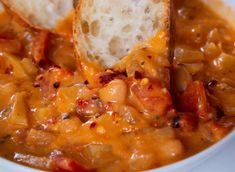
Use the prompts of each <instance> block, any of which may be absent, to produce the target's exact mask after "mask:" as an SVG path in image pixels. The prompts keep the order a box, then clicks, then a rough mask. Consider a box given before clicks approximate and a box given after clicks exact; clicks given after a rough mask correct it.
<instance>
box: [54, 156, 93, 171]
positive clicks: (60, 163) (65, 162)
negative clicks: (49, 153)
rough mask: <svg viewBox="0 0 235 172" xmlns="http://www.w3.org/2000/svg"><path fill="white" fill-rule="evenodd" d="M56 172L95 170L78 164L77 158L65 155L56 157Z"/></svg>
mask: <svg viewBox="0 0 235 172" xmlns="http://www.w3.org/2000/svg"><path fill="white" fill-rule="evenodd" d="M54 164H55V170H54V171H55V172H91V171H94V170H88V169H86V168H84V167H83V166H81V165H80V164H78V163H77V162H76V161H75V160H73V159H70V158H67V157H64V156H57V157H54Z"/></svg>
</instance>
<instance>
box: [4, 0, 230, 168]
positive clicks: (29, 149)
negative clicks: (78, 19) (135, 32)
mask: <svg viewBox="0 0 235 172" xmlns="http://www.w3.org/2000/svg"><path fill="white" fill-rule="evenodd" d="M174 5H175V21H174V22H175V35H174V38H175V47H174V58H173V69H172V75H171V78H172V79H171V80H172V81H171V86H169V82H170V81H169V74H168V71H169V68H170V65H169V64H168V62H167V60H165V61H164V59H161V53H163V54H164V52H161V53H159V52H158V53H155V49H151V47H152V46H155V45H156V47H160V48H161V45H162V44H164V41H163V40H162V39H163V38H164V32H163V33H159V35H157V36H156V38H155V39H154V40H153V41H152V42H151V43H149V44H150V46H149V47H145V49H140V50H138V51H137V52H135V53H133V54H132V55H131V57H130V58H129V60H127V61H126V62H125V65H124V66H125V67H123V66H117V67H116V68H114V69H112V70H111V69H106V70H105V69H100V68H98V67H97V66H93V65H91V64H89V65H90V66H89V65H88V66H86V65H84V64H81V63H80V62H79V60H78V59H76V58H75V55H74V47H73V41H72V39H71V38H70V37H62V36H58V35H54V34H51V33H48V32H45V31H39V30H34V29H32V28H30V27H28V26H27V25H26V24H25V23H24V22H22V21H21V20H20V19H19V18H17V17H16V16H14V15H12V14H10V13H4V14H1V16H0V90H1V91H0V98H1V101H0V128H1V130H0V155H1V156H2V157H4V158H7V159H10V160H12V161H15V162H18V163H21V164H24V165H27V166H31V167H35V168H38V169H43V170H50V171H140V170H146V169H151V168H157V167H160V166H163V165H166V164H170V163H173V162H176V161H179V160H182V159H184V158H187V157H189V156H191V155H193V154H196V153H198V152H200V151H202V150H203V149H205V148H207V147H209V146H210V145H212V144H214V143H215V142H217V141H219V140H221V139H222V138H223V137H224V136H225V135H226V134H227V133H229V132H230V131H231V130H232V129H233V128H234V125H235V31H234V30H233V29H232V28H231V27H230V26H229V25H228V24H227V23H226V22H225V21H223V20H222V19H220V18H219V17H218V16H216V15H215V14H214V13H213V12H212V11H210V10H209V9H208V8H206V7H205V6H203V4H202V3H200V2H199V1H198V0H194V1H190V0H174ZM163 46H164V45H163ZM136 54H137V55H138V57H139V58H135V57H136V56H137V55H136ZM137 59H138V60H137ZM159 59H160V60H159Z"/></svg>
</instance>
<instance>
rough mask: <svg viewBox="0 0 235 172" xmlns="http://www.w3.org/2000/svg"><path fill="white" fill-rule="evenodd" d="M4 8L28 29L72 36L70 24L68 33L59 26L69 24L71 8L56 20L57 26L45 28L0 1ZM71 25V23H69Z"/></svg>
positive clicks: (7, 1)
mask: <svg viewBox="0 0 235 172" xmlns="http://www.w3.org/2000/svg"><path fill="white" fill-rule="evenodd" d="M0 1H1V2H2V3H3V4H4V5H5V7H6V8H8V9H9V10H10V11H11V12H12V13H13V14H15V15H17V16H19V17H20V18H21V19H22V20H23V21H24V22H25V23H27V24H28V25H29V26H30V27H33V28H35V29H40V30H45V31H49V32H52V33H55V34H59V35H62V36H69V37H71V36H72V24H71V31H69V29H60V28H59V26H60V25H66V24H67V23H69V22H68V21H69V20H70V18H71V15H73V13H74V9H73V8H71V11H70V12H68V14H67V15H66V16H64V17H63V18H62V19H61V20H57V24H56V25H55V26H53V27H46V26H42V24H40V23H39V22H35V21H34V23H33V22H32V20H34V19H33V18H30V17H31V16H30V15H29V16H27V17H26V15H23V14H22V12H21V11H20V10H17V9H16V8H15V7H14V6H13V5H12V4H11V2H10V1H9V0H0ZM71 2H73V0H71ZM71 23H72V22H71Z"/></svg>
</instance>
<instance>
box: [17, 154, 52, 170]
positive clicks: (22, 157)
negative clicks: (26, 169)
mask: <svg viewBox="0 0 235 172" xmlns="http://www.w3.org/2000/svg"><path fill="white" fill-rule="evenodd" d="M14 160H15V161H17V162H20V163H24V164H27V165H29V166H34V167H37V168H48V169H50V168H51V166H52V164H51V160H50V159H49V158H48V157H38V156H33V155H30V154H22V153H15V155H14Z"/></svg>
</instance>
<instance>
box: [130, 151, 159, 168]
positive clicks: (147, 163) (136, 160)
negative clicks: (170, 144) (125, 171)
mask: <svg viewBox="0 0 235 172" xmlns="http://www.w3.org/2000/svg"><path fill="white" fill-rule="evenodd" d="M128 163H130V168H131V169H132V170H133V171H140V170H141V171H142V170H146V169H149V168H151V167H154V164H155V163H156V156H155V155H154V153H153V152H148V153H146V152H135V153H133V154H132V156H131V158H130V160H129V162H128Z"/></svg>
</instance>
